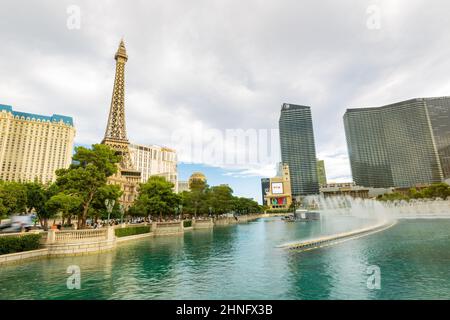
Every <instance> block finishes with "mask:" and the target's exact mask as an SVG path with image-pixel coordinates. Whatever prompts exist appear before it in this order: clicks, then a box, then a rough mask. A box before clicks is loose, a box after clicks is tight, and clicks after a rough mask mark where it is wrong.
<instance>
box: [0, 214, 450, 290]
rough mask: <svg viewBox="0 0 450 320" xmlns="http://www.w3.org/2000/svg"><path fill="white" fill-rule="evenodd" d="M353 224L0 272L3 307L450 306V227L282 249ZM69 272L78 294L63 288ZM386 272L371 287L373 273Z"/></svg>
mask: <svg viewBox="0 0 450 320" xmlns="http://www.w3.org/2000/svg"><path fill="white" fill-rule="evenodd" d="M370 223H373V222H371V221H366V220H361V219H355V218H351V217H335V218H326V219H323V220H322V221H318V222H309V223H299V222H297V223H286V222H283V221H281V219H280V218H264V219H258V220H256V221H254V222H250V223H247V224H239V225H233V226H224V227H216V228H214V229H213V230H202V231H191V232H187V233H185V234H184V236H166V237H158V238H146V239H142V240H138V241H133V242H129V243H125V244H120V245H119V246H118V248H117V249H116V250H114V251H111V252H108V253H103V254H98V255H89V256H84V257H83V256H81V257H65V258H53V259H41V260H35V261H30V262H23V263H21V264H15V265H8V266H0V299H450V220H448V219H433V220H431V219H417V220H402V221H399V223H398V224H396V225H395V226H394V227H392V228H390V229H387V230H385V231H382V232H379V233H376V234H372V235H369V236H366V237H362V238H358V239H354V240H350V241H346V242H343V243H340V244H336V245H333V246H329V247H324V248H319V249H315V250H311V251H306V252H296V251H287V250H284V249H280V248H277V246H278V245H280V244H283V243H286V242H289V241H293V240H299V239H307V238H311V237H316V236H319V235H328V234H332V233H336V232H342V231H347V230H352V229H356V228H359V227H363V226H367V225H369V224H370ZM71 265H76V266H79V267H80V270H81V289H80V290H69V289H67V286H66V281H67V278H68V277H69V274H67V273H66V271H67V268H68V267H69V266H71ZM373 265H376V266H378V267H379V268H380V271H381V274H380V279H381V288H380V289H369V288H368V286H367V279H368V277H369V275H368V274H367V268H368V267H369V266H373Z"/></svg>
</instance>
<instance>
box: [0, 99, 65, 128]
mask: <svg viewBox="0 0 450 320" xmlns="http://www.w3.org/2000/svg"><path fill="white" fill-rule="evenodd" d="M0 112H9V113H11V114H12V115H13V116H14V117H19V118H22V117H23V118H24V119H25V120H28V121H33V120H34V121H40V122H60V121H62V122H64V123H65V124H67V125H69V126H71V127H73V119H72V117H67V116H62V115H59V114H54V115H52V116H44V115H40V114H34V113H27V112H19V111H14V110H13V108H12V106H8V105H4V104H0Z"/></svg>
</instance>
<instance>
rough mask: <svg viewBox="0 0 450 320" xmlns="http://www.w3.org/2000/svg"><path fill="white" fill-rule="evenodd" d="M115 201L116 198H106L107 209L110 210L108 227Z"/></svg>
mask: <svg viewBox="0 0 450 320" xmlns="http://www.w3.org/2000/svg"><path fill="white" fill-rule="evenodd" d="M115 203H116V200H114V199H106V200H105V206H106V210H107V211H108V227H109V216H110V215H111V212H112V211H113V208H114V204H115Z"/></svg>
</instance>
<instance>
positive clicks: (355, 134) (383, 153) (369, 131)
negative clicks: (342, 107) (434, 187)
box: [344, 97, 450, 188]
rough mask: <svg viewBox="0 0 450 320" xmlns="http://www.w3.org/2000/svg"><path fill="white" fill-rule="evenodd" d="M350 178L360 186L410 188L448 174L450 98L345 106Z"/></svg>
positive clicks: (449, 167)
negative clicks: (371, 105) (362, 106)
mask: <svg viewBox="0 0 450 320" xmlns="http://www.w3.org/2000/svg"><path fill="white" fill-rule="evenodd" d="M344 126H345V134H346V138H347V146H348V152H349V157H350V165H351V169H352V175H353V180H354V181H355V182H356V184H357V185H361V186H365V187H382V188H386V187H412V186H415V185H417V184H428V183H434V182H440V181H442V180H444V179H447V178H448V177H449V176H450V97H440V98H418V99H411V100H407V101H402V102H398V103H394V104H390V105H386V106H382V107H377V108H357V109H347V111H346V113H345V115H344Z"/></svg>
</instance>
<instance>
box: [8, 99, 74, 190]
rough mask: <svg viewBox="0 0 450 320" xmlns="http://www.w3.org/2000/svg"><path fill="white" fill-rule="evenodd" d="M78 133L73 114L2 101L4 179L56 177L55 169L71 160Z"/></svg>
mask: <svg viewBox="0 0 450 320" xmlns="http://www.w3.org/2000/svg"><path fill="white" fill-rule="evenodd" d="M74 137H75V128H74V126H73V120H72V118H71V117H66V116H61V115H57V114H54V115H52V116H43V115H38V114H32V113H25V112H18V111H14V110H13V108H12V107H11V106H7V105H0V180H5V181H33V180H35V179H37V180H39V181H41V182H42V183H47V182H51V181H54V180H55V179H56V176H55V170H56V169H61V168H68V167H69V165H70V163H71V159H72V149H73V140H74Z"/></svg>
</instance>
